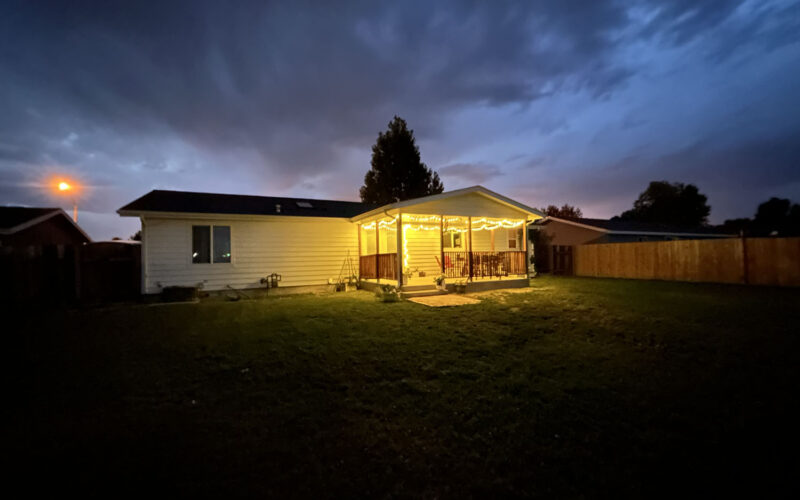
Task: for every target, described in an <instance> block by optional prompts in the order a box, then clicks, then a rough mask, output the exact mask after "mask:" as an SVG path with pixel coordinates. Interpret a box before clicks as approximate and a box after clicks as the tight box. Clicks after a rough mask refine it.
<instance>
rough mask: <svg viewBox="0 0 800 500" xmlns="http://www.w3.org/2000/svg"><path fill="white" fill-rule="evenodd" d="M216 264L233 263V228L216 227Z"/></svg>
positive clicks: (214, 239)
mask: <svg viewBox="0 0 800 500" xmlns="http://www.w3.org/2000/svg"><path fill="white" fill-rule="evenodd" d="M213 241H214V262H230V261H231V227H230V226H214V238H213Z"/></svg>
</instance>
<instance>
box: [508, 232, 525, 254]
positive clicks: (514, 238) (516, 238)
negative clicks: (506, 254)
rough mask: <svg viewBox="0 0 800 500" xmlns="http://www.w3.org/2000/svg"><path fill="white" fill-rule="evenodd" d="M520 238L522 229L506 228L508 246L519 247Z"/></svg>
mask: <svg viewBox="0 0 800 500" xmlns="http://www.w3.org/2000/svg"><path fill="white" fill-rule="evenodd" d="M521 240H522V229H509V230H508V248H513V249H517V248H519V247H520V241H521Z"/></svg>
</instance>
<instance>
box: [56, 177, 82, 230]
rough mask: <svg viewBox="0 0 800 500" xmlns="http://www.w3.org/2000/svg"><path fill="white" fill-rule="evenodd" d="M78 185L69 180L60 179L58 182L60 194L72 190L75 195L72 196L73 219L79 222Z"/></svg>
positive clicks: (57, 187) (57, 188)
mask: <svg viewBox="0 0 800 500" xmlns="http://www.w3.org/2000/svg"><path fill="white" fill-rule="evenodd" d="M76 188H77V187H76V186H74V185H73V184H70V183H69V182H67V181H59V182H57V183H56V190H57V192H58V194H66V193H69V192H70V191H72V192H73V193H74V196H73V198H72V220H74V221H75V222H78V198H77V193H75V191H76V190H77V189H76Z"/></svg>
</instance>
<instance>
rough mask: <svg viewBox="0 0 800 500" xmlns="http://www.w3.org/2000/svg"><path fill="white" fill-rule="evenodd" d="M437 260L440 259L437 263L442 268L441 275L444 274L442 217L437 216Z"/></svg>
mask: <svg viewBox="0 0 800 500" xmlns="http://www.w3.org/2000/svg"><path fill="white" fill-rule="evenodd" d="M439 258H440V259H442V260H441V261H439V267H441V268H442V274H444V269H445V267H444V215H440V216H439Z"/></svg>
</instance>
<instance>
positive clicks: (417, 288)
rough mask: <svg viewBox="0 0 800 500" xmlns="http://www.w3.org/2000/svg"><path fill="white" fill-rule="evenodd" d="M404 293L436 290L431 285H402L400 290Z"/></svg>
mask: <svg viewBox="0 0 800 500" xmlns="http://www.w3.org/2000/svg"><path fill="white" fill-rule="evenodd" d="M400 289H401V290H402V291H404V292H419V291H420V290H436V287H435V286H433V284H430V285H403V286H402V287H401V288H400Z"/></svg>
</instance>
